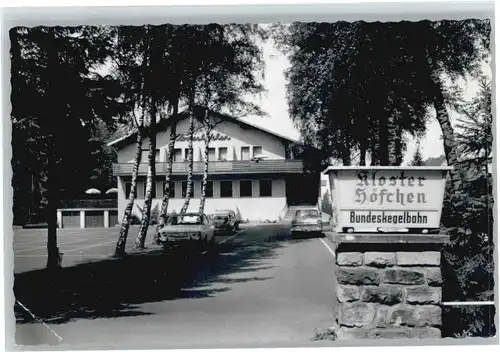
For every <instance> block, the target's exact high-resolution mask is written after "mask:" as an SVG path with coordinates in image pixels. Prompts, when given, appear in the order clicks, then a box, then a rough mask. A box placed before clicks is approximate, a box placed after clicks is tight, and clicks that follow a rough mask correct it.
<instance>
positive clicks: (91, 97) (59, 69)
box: [10, 27, 120, 223]
mask: <svg viewBox="0 0 500 352" xmlns="http://www.w3.org/2000/svg"><path fill="white" fill-rule="evenodd" d="M10 39H11V44H12V45H11V63H12V76H11V85H12V94H11V103H12V113H11V118H12V129H13V132H12V133H13V138H12V147H13V158H12V164H13V171H14V177H13V186H14V199H15V203H16V204H15V205H14V208H15V211H14V214H15V215H14V217H15V221H16V222H21V223H24V222H25V221H27V220H29V219H28V218H27V216H26V215H27V214H26V213H24V212H23V211H18V209H19V210H21V209H23V208H24V209H26V208H28V207H29V208H30V213H34V214H36V213H41V214H43V209H44V208H45V205H46V202H47V201H46V197H45V195H44V194H45V189H46V188H47V184H46V181H47V176H45V173H46V172H47V158H48V155H47V152H48V146H49V143H50V144H53V145H54V146H55V149H54V153H55V155H54V157H55V160H56V162H57V171H56V176H55V177H56V184H57V185H58V188H59V189H58V190H59V191H60V197H65V198H66V197H67V198H73V197H77V196H78V195H79V194H82V193H83V191H84V190H85V189H87V188H90V187H97V188H100V189H102V188H106V187H108V186H109V185H110V184H109V178H108V177H107V176H103V177H101V176H98V175H96V170H97V168H98V167H99V166H98V165H97V163H96V162H97V160H96V158H95V156H96V153H100V151H102V148H101V147H102V145H101V144H99V143H93V142H92V143H89V140H95V137H96V136H97V134H96V125H95V122H96V121H98V120H99V121H103V123H105V124H106V128H107V127H113V120H112V118H111V117H112V116H114V115H115V114H116V112H117V111H118V110H119V109H120V105H119V104H118V103H117V102H116V100H115V99H114V97H113V94H114V93H113V92H114V91H115V88H114V85H115V82H114V80H113V79H111V78H110V77H103V76H101V75H99V74H98V73H97V71H96V70H95V68H96V67H97V66H98V65H100V64H102V63H103V61H104V59H105V57H106V56H107V55H108V54H109V51H108V50H109V36H108V32H107V30H106V29H105V28H101V27H64V28H63V27H34V28H24V27H17V28H13V29H12V30H11V31H10ZM51 53H54V55H55V56H56V57H57V63H56V65H55V67H52V66H50V65H49V63H48V58H49V56H50V54H51ZM49 86H50V87H51V90H49ZM49 91H50V92H49ZM50 94H52V95H54V96H55V97H56V98H50V97H49V95H50ZM50 126H53V128H50ZM98 128H100V127H98ZM68 131H71V133H68ZM103 157H104V155H103ZM89 166H90V167H89ZM32 189H34V190H35V193H36V196H35V197H30V196H29V195H30V193H32ZM30 198H31V199H30ZM33 203H35V204H33ZM32 220H34V221H37V220H38V221H44V220H45V217H44V215H41V216H40V217H39V218H38V219H32Z"/></svg>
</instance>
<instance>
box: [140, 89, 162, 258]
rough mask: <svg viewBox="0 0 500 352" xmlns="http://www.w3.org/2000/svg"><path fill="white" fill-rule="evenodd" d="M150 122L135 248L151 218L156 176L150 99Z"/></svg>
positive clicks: (142, 241)
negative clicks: (140, 216)
mask: <svg viewBox="0 0 500 352" xmlns="http://www.w3.org/2000/svg"><path fill="white" fill-rule="evenodd" d="M150 104H151V107H150V111H151V114H150V115H151V116H150V123H149V148H150V149H149V154H148V175H147V178H146V194H145V197H144V206H143V208H142V219H141V226H140V227H139V232H138V233H137V237H136V239H135V248H144V244H145V242H146V234H147V232H148V228H149V222H150V218H151V205H152V203H153V187H155V185H156V184H155V182H154V181H155V176H156V172H155V171H156V170H155V168H156V117H157V116H156V112H157V111H156V110H157V106H156V100H154V99H150Z"/></svg>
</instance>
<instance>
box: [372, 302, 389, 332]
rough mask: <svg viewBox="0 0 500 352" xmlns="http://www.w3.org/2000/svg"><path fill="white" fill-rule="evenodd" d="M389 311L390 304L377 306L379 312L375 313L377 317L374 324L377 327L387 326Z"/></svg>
mask: <svg viewBox="0 0 500 352" xmlns="http://www.w3.org/2000/svg"><path fill="white" fill-rule="evenodd" d="M388 311H389V307H388V306H382V305H381V306H379V307H378V308H377V313H376V314H375V319H374V321H373V325H374V326H375V327H377V328H385V327H387V312H388Z"/></svg>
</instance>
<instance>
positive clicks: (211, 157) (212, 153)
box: [208, 148, 215, 161]
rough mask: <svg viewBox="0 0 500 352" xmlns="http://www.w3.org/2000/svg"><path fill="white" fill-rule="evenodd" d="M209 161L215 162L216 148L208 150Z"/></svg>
mask: <svg viewBox="0 0 500 352" xmlns="http://www.w3.org/2000/svg"><path fill="white" fill-rule="evenodd" d="M208 161H215V148H208Z"/></svg>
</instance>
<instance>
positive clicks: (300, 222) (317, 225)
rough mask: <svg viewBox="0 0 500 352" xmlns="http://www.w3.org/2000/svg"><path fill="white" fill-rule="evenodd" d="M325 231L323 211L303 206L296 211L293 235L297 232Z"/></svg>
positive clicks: (293, 221) (291, 231)
mask: <svg viewBox="0 0 500 352" xmlns="http://www.w3.org/2000/svg"><path fill="white" fill-rule="evenodd" d="M322 231H323V222H322V220H321V213H320V212H319V210H318V209H316V208H302V209H298V210H297V211H296V212H295V216H294V217H293V220H292V228H291V230H290V233H291V235H292V236H293V235H296V234H297V233H303V234H304V233H311V234H312V233H318V234H320V233H321V232H322Z"/></svg>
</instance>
